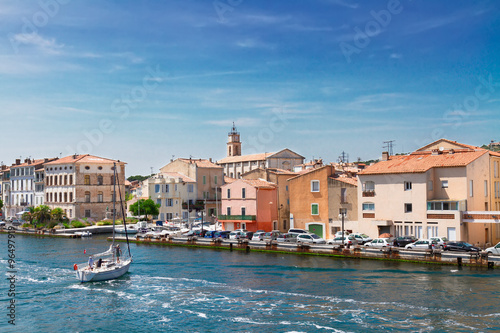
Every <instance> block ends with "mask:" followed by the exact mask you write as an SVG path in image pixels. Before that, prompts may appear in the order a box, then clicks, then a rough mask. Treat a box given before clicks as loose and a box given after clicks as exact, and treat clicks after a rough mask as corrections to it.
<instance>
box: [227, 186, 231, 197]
mask: <svg viewBox="0 0 500 333" xmlns="http://www.w3.org/2000/svg"><path fill="white" fill-rule="evenodd" d="M227 198H228V199H231V189H230V188H228V189H227Z"/></svg>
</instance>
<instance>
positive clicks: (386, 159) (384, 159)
mask: <svg viewBox="0 0 500 333" xmlns="http://www.w3.org/2000/svg"><path fill="white" fill-rule="evenodd" d="M388 160H389V152H388V151H383V152H382V161H388Z"/></svg>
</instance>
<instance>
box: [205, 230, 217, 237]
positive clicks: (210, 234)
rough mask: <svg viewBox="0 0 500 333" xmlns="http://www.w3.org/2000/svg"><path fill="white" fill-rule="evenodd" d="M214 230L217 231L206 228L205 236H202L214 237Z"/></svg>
mask: <svg viewBox="0 0 500 333" xmlns="http://www.w3.org/2000/svg"><path fill="white" fill-rule="evenodd" d="M216 232H217V231H215V230H208V231H207V232H205V236H204V237H205V238H216V237H215V233H216Z"/></svg>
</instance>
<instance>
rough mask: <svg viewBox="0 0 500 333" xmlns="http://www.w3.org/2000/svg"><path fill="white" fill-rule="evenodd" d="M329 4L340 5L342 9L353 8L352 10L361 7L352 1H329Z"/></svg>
mask: <svg viewBox="0 0 500 333" xmlns="http://www.w3.org/2000/svg"><path fill="white" fill-rule="evenodd" d="M327 2H328V3H331V4H334V5H338V6H341V7H346V8H351V9H356V8H358V7H359V5H358V4H357V3H353V2H352V1H349V0H327Z"/></svg>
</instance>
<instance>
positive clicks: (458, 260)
mask: <svg viewBox="0 0 500 333" xmlns="http://www.w3.org/2000/svg"><path fill="white" fill-rule="evenodd" d="M457 265H458V266H459V267H461V266H462V258H460V257H458V258H457Z"/></svg>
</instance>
